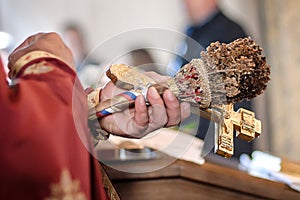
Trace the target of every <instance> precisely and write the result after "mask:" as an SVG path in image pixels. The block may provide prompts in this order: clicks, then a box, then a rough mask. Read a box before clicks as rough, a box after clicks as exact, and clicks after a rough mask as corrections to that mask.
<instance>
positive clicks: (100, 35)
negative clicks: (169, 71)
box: [0, 0, 300, 161]
mask: <svg viewBox="0 0 300 200" xmlns="http://www.w3.org/2000/svg"><path fill="white" fill-rule="evenodd" d="M183 2H184V1H183V0H163V1H161V0H151V1H140V0H131V1H121V0H110V1H104V0H76V1H74V0H52V1H45V0H42V1H41V0H26V1H23V0H0V49H1V54H2V57H3V58H5V57H6V56H7V55H8V54H9V53H10V52H11V51H12V50H13V49H14V48H15V47H16V45H18V44H19V43H20V42H22V41H23V40H24V39H25V38H26V37H27V36H29V35H31V34H34V33H36V32H48V31H56V32H59V33H60V34H61V35H62V36H63V38H64V40H65V41H66V42H67V43H68V45H70V46H72V45H74V46H75V47H74V52H73V53H74V55H75V56H76V58H77V59H78V62H79V63H82V62H83V61H82V59H84V58H86V57H87V54H89V53H90V52H92V53H90V56H89V59H88V60H85V62H86V63H87V64H89V65H94V66H99V65H101V66H103V67H105V66H107V64H108V63H110V62H113V61H114V62H115V61H118V60H122V61H124V62H126V63H128V64H130V63H131V62H132V63H133V61H132V60H131V61H130V59H132V58H128V57H126V56H127V54H128V55H129V53H130V52H131V51H132V50H135V49H142V48H144V47H147V48H148V47H150V51H149V52H148V53H149V54H150V57H151V59H154V60H155V63H158V65H159V66H167V65H168V64H169V63H170V62H171V60H172V57H173V56H174V55H173V54H174V53H172V52H176V51H177V50H178V45H177V44H178V43H180V40H181V39H182V36H183V35H181V33H182V34H185V30H186V28H187V25H188V24H189V17H188V16H187V10H186V7H185V6H184V5H183V4H184V3H183ZM218 5H219V8H220V10H222V12H223V13H224V14H226V15H227V16H228V17H229V18H230V19H232V20H234V21H235V22H236V23H238V24H239V25H240V26H241V27H242V28H243V29H244V30H245V32H246V35H249V36H251V37H252V38H253V39H254V40H255V41H256V42H257V43H259V44H260V45H261V46H262V47H263V49H264V54H265V55H266V56H267V61H268V62H269V64H270V65H271V82H270V84H269V85H268V89H267V91H266V92H265V93H264V95H261V96H260V97H258V98H256V99H255V100H254V106H253V109H254V110H255V112H256V117H257V118H258V119H260V120H261V121H262V124H263V133H262V135H261V137H260V138H259V139H257V140H255V142H254V143H253V144H254V147H253V148H254V149H258V150H262V151H265V152H269V153H272V154H274V155H277V156H281V157H284V158H288V159H291V160H294V161H300V153H299V152H300V145H299V142H300V131H299V127H300V113H299V111H298V109H299V108H298V107H299V103H300V93H299V90H298V84H299V82H300V78H299V75H300V73H299V70H300V66H299V65H300V54H299V52H300V51H299V50H300V47H299V44H300V26H299V22H300V13H299V8H300V1H298V0H248V1H240V0H231V1H226V0H220V1H219V2H218ZM149 28H154V29H155V30H168V31H166V32H164V31H163V34H166V35H165V36H164V37H165V38H168V39H167V40H164V39H161V38H160V37H159V36H156V35H155V34H156V33H157V31H154V32H151V31H145V30H146V29H148V30H149ZM70 30H71V32H72V30H73V31H75V32H77V33H78V32H80V34H79V36H78V35H76V33H75V34H74V32H73V33H69V32H68V31H70ZM134 30H135V31H134ZM151 30H152V29H151ZM158 32H159V31H158ZM168 32H172V33H174V34H170V35H168ZM124 35H125V37H124V38H129V39H128V40H126V39H125V40H126V41H125V42H124V40H123V39H124V38H123V39H122V36H124ZM74 37H81V41H79V42H78V43H77V44H72V42H71V40H72V38H73V39H74ZM99 45H100V46H101V48H99ZM151 47H157V48H158V49H162V50H161V51H157V50H156V51H154V50H153V48H151ZM75 49H81V50H82V52H81V51H80V50H78V51H76V50H75ZM164 49H169V51H166V50H164ZM170 52H171V53H170ZM135 53H136V52H135ZM135 53H134V54H135ZM142 53H143V52H142ZM125 55H126V56H125ZM143 55H144V54H143ZM138 57H141V56H138ZM145 57H146V58H147V59H149V55H145ZM80 60H81V61H80ZM112 60H113V61H112ZM4 61H5V59H4ZM135 61H136V60H135ZM140 64H141V63H139V64H138V65H140ZM133 65H135V64H133ZM79 68H80V67H79ZM78 71H80V69H79V70H78ZM158 71H159V69H158ZM85 74H90V76H92V75H95V74H94V73H93V70H90V71H89V72H86V73H85ZM85 76H86V75H85ZM97 76H98V75H97ZM84 78H85V77H83V78H82V79H84ZM87 84H89V83H87ZM299 85H300V84H299Z"/></svg>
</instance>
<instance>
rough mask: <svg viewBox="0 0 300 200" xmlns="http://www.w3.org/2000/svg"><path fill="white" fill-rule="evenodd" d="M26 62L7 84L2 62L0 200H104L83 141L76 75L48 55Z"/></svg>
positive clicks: (83, 114) (81, 101) (84, 122)
mask: <svg viewBox="0 0 300 200" xmlns="http://www.w3.org/2000/svg"><path fill="white" fill-rule="evenodd" d="M32 55H34V53H33V54H32ZM32 55H31V56H32ZM23 57H24V56H23ZM0 63H1V62H0ZM24 65H25V66H21V68H20V69H19V73H18V75H17V77H16V78H15V79H14V83H13V84H12V86H8V84H7V81H6V77H5V73H4V70H3V66H2V64H0V120H1V125H0V199H3V200H6V199H8V200H21V199H22V200H35V199H39V200H40V199H45V200H58V199H63V198H66V199H68V197H69V198H70V199H74V200H79V199H80V200H82V199H97V200H98V199H106V196H105V193H104V190H103V187H102V182H101V178H100V171H99V168H98V167H97V161H96V160H95V159H94V158H93V157H92V156H91V154H90V153H89V152H88V150H87V149H86V147H85V145H83V142H82V140H86V141H88V137H89V136H88V134H89V133H88V127H87V113H88V111H87V103H86V95H85V93H84V90H83V88H82V86H81V84H80V83H79V82H78V81H76V82H75V79H76V73H75V72H74V70H73V69H71V68H70V67H69V66H68V65H67V64H65V63H64V62H63V61H61V60H60V59H57V58H53V57H52V58H51V56H50V57H49V58H47V57H45V56H44V57H43V56H40V55H38V56H37V58H35V59H31V60H30V62H29V63H26V62H24ZM74 113H75V114H74ZM75 118H77V119H75ZM75 122H76V123H75ZM78 123H80V124H78ZM86 141H85V142H86Z"/></svg>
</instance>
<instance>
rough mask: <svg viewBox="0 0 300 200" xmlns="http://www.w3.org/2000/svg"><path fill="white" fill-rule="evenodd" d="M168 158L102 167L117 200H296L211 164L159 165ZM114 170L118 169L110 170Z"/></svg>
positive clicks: (284, 190) (279, 187) (282, 188)
mask: <svg viewBox="0 0 300 200" xmlns="http://www.w3.org/2000/svg"><path fill="white" fill-rule="evenodd" d="M168 159H169V158H168V157H163V158H160V159H155V160H148V161H134V162H123V163H117V162H116V163H113V164H112V163H110V164H109V166H106V165H104V168H105V170H106V171H107V173H108V175H109V177H110V179H111V180H112V182H113V184H114V185H115V187H116V189H117V192H118V193H119V195H120V196H121V199H124V200H126V199H130V200H135V199H143V200H147V199H151V200H155V199H300V193H298V192H296V191H293V190H291V189H290V188H289V187H288V186H286V185H285V184H282V183H278V182H273V181H269V180H265V179H260V178H257V177H253V176H250V175H248V174H247V173H244V172H241V171H238V170H235V169H230V168H227V167H222V166H219V165H216V164H212V163H205V164H204V165H202V166H200V165H197V164H194V163H191V162H186V161H182V160H176V161H174V162H172V163H171V164H170V165H168V166H166V167H164V168H161V169H159V170H156V171H150V172H146V173H127V172H124V171H126V170H128V169H130V171H135V170H137V171H141V169H144V170H145V171H149V170H150V169H151V168H155V167H156V166H161V162H166V163H167V161H166V160H168ZM114 168H117V169H118V170H116V169H114Z"/></svg>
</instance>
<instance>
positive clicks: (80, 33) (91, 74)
mask: <svg viewBox="0 0 300 200" xmlns="http://www.w3.org/2000/svg"><path fill="white" fill-rule="evenodd" d="M62 37H63V40H64V42H65V43H66V44H67V46H68V47H69V48H70V49H71V51H72V53H73V56H74V59H75V64H76V72H77V75H78V78H79V80H80V81H81V83H82V85H83V86H84V87H85V88H87V87H94V88H95V87H97V86H98V82H99V77H101V74H102V73H103V71H102V67H101V66H100V62H98V61H95V60H94V59H91V57H90V56H88V50H87V47H86V46H87V45H86V41H85V38H86V37H85V34H84V30H83V28H82V27H81V26H80V25H78V24H77V23H74V22H69V23H66V25H65V26H64V28H63V34H62ZM105 81H107V80H105Z"/></svg>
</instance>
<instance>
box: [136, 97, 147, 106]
mask: <svg viewBox="0 0 300 200" xmlns="http://www.w3.org/2000/svg"><path fill="white" fill-rule="evenodd" d="M137 101H138V102H139V104H140V105H141V106H144V105H145V104H146V103H145V99H144V97H143V96H142V95H140V96H138V97H137Z"/></svg>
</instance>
